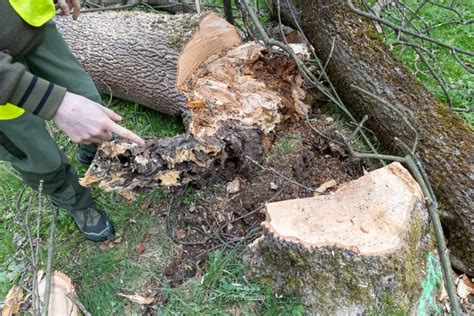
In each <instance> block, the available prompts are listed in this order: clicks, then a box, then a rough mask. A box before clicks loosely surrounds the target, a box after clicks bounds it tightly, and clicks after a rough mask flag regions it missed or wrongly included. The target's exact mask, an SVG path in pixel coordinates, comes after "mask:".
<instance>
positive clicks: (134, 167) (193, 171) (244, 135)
mask: <svg viewBox="0 0 474 316" xmlns="http://www.w3.org/2000/svg"><path fill="white" fill-rule="evenodd" d="M211 16H212V17H214V18H215V19H217V18H218V19H221V18H220V17H217V16H216V15H215V14H212V15H211ZM206 21H207V20H206V16H205V17H203V18H202V19H201V23H207V22H206ZM222 23H227V22H225V21H220V22H219V23H217V22H215V23H214V22H213V25H221V24H222ZM204 31H208V27H207V28H206V27H201V26H199V27H197V28H196V34H194V36H193V38H192V39H191V41H190V43H189V44H187V45H185V46H184V51H183V52H182V53H181V54H180V58H179V60H178V61H177V64H179V65H180V67H181V68H182V69H184V68H185V67H184V66H183V65H186V67H189V68H190V69H192V70H193V71H191V72H188V71H187V70H186V71H184V70H183V73H187V75H186V76H184V77H187V78H186V79H183V80H185V82H184V83H183V84H182V85H181V86H180V89H181V91H182V93H183V95H184V96H186V98H187V102H186V103H185V106H183V107H182V108H181V112H182V113H183V116H184V118H185V121H186V129H187V133H186V134H184V135H179V136H176V137H171V138H166V139H155V140H149V141H147V143H146V146H145V147H138V146H136V145H133V144H129V143H127V142H124V141H116V142H112V143H108V144H104V145H103V146H102V147H101V148H100V149H99V152H98V154H97V155H96V158H95V160H94V162H93V164H92V165H91V167H90V168H89V170H88V171H87V173H86V175H85V177H84V179H83V180H82V184H83V185H91V184H94V183H98V184H99V185H100V186H101V187H102V188H104V189H105V190H108V191H116V192H118V193H120V194H122V195H124V196H126V197H128V198H133V197H134V195H135V193H136V192H137V191H140V190H143V189H154V188H157V187H174V186H181V185H183V184H186V183H190V182H193V183H196V182H205V180H210V179H213V178H214V177H215V176H217V175H219V174H223V173H229V172H236V171H237V170H245V169H246V168H247V163H246V160H245V157H246V156H250V157H253V158H254V159H256V160H259V159H260V157H261V154H262V151H263V147H262V136H263V135H264V134H265V133H270V132H272V131H273V130H274V129H275V127H276V126H278V124H281V123H283V122H286V121H289V120H298V119H300V118H301V117H303V114H304V113H305V111H307V107H308V106H307V105H306V103H305V102H306V101H307V100H306V98H307V96H306V92H305V90H304V89H303V88H302V86H303V81H302V79H301V77H300V75H299V74H298V71H297V69H296V66H295V65H294V63H293V62H292V61H291V59H290V58H289V57H287V56H283V55H275V56H273V55H270V54H269V53H268V52H267V51H266V49H265V48H264V47H263V46H262V45H261V44H259V43H256V42H249V43H246V44H242V45H240V46H237V47H235V48H233V49H230V50H226V51H222V52H221V50H222V49H223V48H224V47H228V46H229V45H230V44H229V39H228V38H226V39H225V40H223V43H219V40H218V37H219V36H223V35H222V34H224V33H223V32H222V30H221V31H219V32H217V35H216V36H217V37H216V36H210V37H206V36H201V35H199V34H200V32H204ZM234 32H235V30H234ZM205 41H210V42H211V44H212V45H206V43H205ZM196 42H198V43H199V44H195V43H196ZM237 42H238V41H236V40H232V43H234V44H235V43H237ZM205 47H210V53H206V52H205V51H203V49H204V48H205ZM215 47H220V48H219V49H217V53H215V52H216V49H215ZM195 53H196V54H195ZM206 55H207V56H208V58H207V60H205V61H204V62H202V63H201V64H199V67H196V62H195V61H196V60H201V59H202V58H203V56H206ZM190 56H197V57H196V58H195V59H193V61H189V58H191V57H190ZM182 59H185V61H184V62H182ZM184 77H183V78H184Z"/></svg>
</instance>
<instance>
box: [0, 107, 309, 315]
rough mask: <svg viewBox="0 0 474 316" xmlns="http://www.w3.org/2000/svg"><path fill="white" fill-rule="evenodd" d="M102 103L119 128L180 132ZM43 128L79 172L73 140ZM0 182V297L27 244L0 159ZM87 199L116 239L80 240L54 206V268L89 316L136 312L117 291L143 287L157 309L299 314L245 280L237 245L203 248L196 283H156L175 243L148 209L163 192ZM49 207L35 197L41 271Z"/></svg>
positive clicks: (155, 118) (169, 122)
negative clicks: (225, 249) (156, 298)
mask: <svg viewBox="0 0 474 316" xmlns="http://www.w3.org/2000/svg"><path fill="white" fill-rule="evenodd" d="M110 107H111V108H112V109H113V110H114V111H116V112H117V113H120V114H121V115H122V116H123V117H124V120H123V124H124V125H125V126H126V127H128V128H130V129H132V130H133V131H135V132H137V133H139V134H140V135H142V136H143V137H145V138H151V137H164V136H174V135H176V134H179V133H182V132H183V131H184V128H183V125H182V123H181V122H180V120H179V119H177V118H171V117H168V116H164V115H160V114H157V113H156V112H154V111H151V110H148V109H145V108H143V107H141V106H139V105H137V104H133V103H130V102H123V101H119V100H113V102H112V103H111V105H110ZM50 129H51V131H52V132H53V135H54V136H55V138H56V139H57V142H58V144H59V146H60V147H61V148H63V150H64V152H66V153H67V155H68V157H69V158H70V160H71V161H72V163H73V164H74V165H75V166H76V168H77V169H78V170H79V172H80V173H82V174H83V173H84V171H85V168H84V167H83V166H81V165H78V164H77V163H76V162H75V161H74V156H75V153H76V150H75V145H74V144H72V143H71V142H70V141H68V139H67V138H66V137H65V136H64V135H63V134H61V133H59V131H57V129H56V128H55V127H54V126H50ZM0 179H2V183H1V184H0V193H1V194H0V205H1V207H0V265H1V267H0V298H3V297H4V296H5V295H6V293H7V292H8V290H9V289H10V287H11V286H12V285H13V284H18V282H19V281H20V277H21V276H22V275H23V274H24V271H25V264H26V262H27V261H26V258H27V257H26V256H28V253H27V251H26V250H28V247H27V245H26V243H25V242H23V244H22V245H21V246H20V247H17V246H16V245H15V243H14V239H22V238H24V231H23V229H22V220H23V217H24V216H23V214H24V213H19V212H18V210H17V206H16V203H17V198H18V192H20V191H21V190H22V188H23V184H22V182H21V180H20V179H19V178H18V176H17V175H16V173H15V172H14V171H13V170H12V169H11V168H10V167H9V165H8V164H6V163H0ZM196 193H197V192H196V190H195V189H192V188H188V189H187V190H186V192H185V194H184V196H183V198H182V199H181V200H180V203H181V204H182V205H189V204H191V203H192V202H193V201H194V200H195V198H196ZM93 196H94V199H95V201H96V203H97V204H98V205H99V206H100V207H101V208H102V209H103V210H104V211H105V212H106V213H107V214H108V216H109V217H110V219H111V221H112V222H113V223H114V226H115V228H116V235H117V238H119V237H120V239H121V240H120V242H119V243H117V244H112V246H110V247H109V248H108V249H106V250H102V249H100V247H99V245H97V244H94V243H91V242H88V241H86V240H85V239H84V238H83V237H82V235H81V234H80V232H79V231H78V229H77V228H76V225H75V223H74V221H73V220H72V218H71V217H70V216H69V214H67V212H66V211H60V212H59V214H58V221H57V225H56V227H57V235H56V240H55V257H54V269H56V270H60V271H63V272H65V273H66V274H68V275H69V276H70V277H71V278H72V279H73V282H74V283H75V286H76V290H77V293H78V296H79V298H80V300H81V301H82V303H83V304H84V305H85V306H86V307H87V309H88V310H89V311H90V312H91V313H92V314H93V315H122V314H124V309H125V308H127V309H129V310H130V311H131V313H132V314H133V313H136V314H137V313H138V314H139V313H140V306H138V305H136V304H134V303H130V302H129V301H128V300H127V299H125V298H123V297H120V296H119V295H117V293H118V292H121V291H124V292H138V293H143V291H145V290H148V291H150V292H154V293H162V295H163V296H164V298H166V304H164V305H163V306H160V307H159V312H158V314H225V313H230V312H229V311H231V310H232V309H241V310H247V311H249V312H251V311H254V312H258V313H266V314H268V315H272V314H274V312H276V313H278V314H285V313H286V314H300V313H299V312H298V311H300V310H301V306H299V304H298V303H296V302H295V301H294V300H293V299H291V298H288V297H277V296H275V295H274V294H273V291H272V289H270V288H268V287H265V286H261V285H259V284H257V283H253V282H250V281H248V280H246V279H245V277H244V272H245V269H246V268H245V266H244V265H243V264H242V262H241V258H240V250H241V248H240V250H235V251H233V252H232V255H228V254H224V253H222V252H216V253H211V260H210V263H209V266H208V269H207V270H206V271H204V272H203V273H204V277H203V279H202V280H203V281H202V282H201V280H191V281H189V282H188V283H187V284H185V285H183V286H182V287H180V288H177V289H172V288H170V287H169V286H168V285H167V284H166V283H165V282H164V280H165V279H164V277H163V271H164V268H165V266H166V264H167V262H168V260H169V259H170V258H171V256H172V254H173V249H174V247H175V245H174V244H173V243H172V242H171V240H170V239H169V237H168V236H167V234H166V229H165V226H164V225H165V224H164V221H163V218H162V217H160V216H159V215H158V211H159V210H157V209H153V205H154V203H153V202H155V201H157V200H164V201H165V202H167V201H168V199H169V198H170V197H168V195H167V194H165V193H164V192H162V191H160V190H157V191H155V192H152V193H149V194H143V195H141V196H140V197H139V198H138V199H137V200H136V201H134V202H133V203H128V202H126V201H124V200H123V199H122V198H120V197H119V196H116V195H115V194H113V193H107V192H104V191H102V190H100V189H98V188H93ZM30 198H32V199H33V200H32V204H31V210H32V211H31V213H32V214H31V218H30V220H32V221H33V220H34V217H35V216H36V210H38V202H39V201H38V196H37V194H36V193H35V192H34V191H33V190H30V189H27V190H26V191H25V194H24V196H23V198H22V199H21V201H20V207H21V208H25V207H27V206H28V203H29V200H30ZM51 210H52V207H51V205H50V204H49V203H48V202H47V201H46V199H43V208H42V214H43V220H42V224H41V229H40V236H41V240H42V243H41V248H40V249H41V255H40V257H41V260H40V261H41V263H40V265H41V268H43V269H44V267H45V260H46V247H45V241H46V240H47V238H48V234H49V228H48V222H49V218H50V214H51ZM35 233H36V232H35V231H34V229H33V234H35ZM140 242H142V243H143V244H145V245H146V250H145V252H144V253H143V254H141V255H139V254H138V253H137V251H136V245H137V243H140ZM5 263H8V264H5ZM27 276H28V275H27ZM257 298H258V300H256V299H257ZM0 300H1V299H0ZM290 311H294V312H293V313H290Z"/></svg>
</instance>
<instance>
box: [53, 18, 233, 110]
mask: <svg viewBox="0 0 474 316" xmlns="http://www.w3.org/2000/svg"><path fill="white" fill-rule="evenodd" d="M216 16H217V14H210V15H209V14H208V15H205V16H200V15H198V14H181V15H174V16H168V15H159V14H147V13H143V12H98V13H86V14H83V15H81V17H80V20H79V21H78V22H74V21H72V20H71V19H67V18H57V25H58V29H59V31H60V32H61V34H62V35H63V37H64V39H65V40H66V42H67V43H68V44H69V46H70V48H71V50H72V52H73V53H74V54H75V55H76V56H77V58H78V60H79V62H80V63H81V65H82V66H83V67H84V69H85V70H86V71H87V72H88V73H89V74H90V75H91V77H92V78H93V80H94V82H95V83H96V85H97V87H98V89H99V90H100V91H101V92H103V93H105V94H110V93H111V92H112V93H113V95H114V96H115V97H119V98H122V99H125V100H130V101H133V102H137V103H140V104H142V105H145V106H147V107H150V108H152V109H154V110H157V111H159V112H161V113H165V114H170V115H181V112H182V110H183V108H184V107H185V105H186V103H187V97H186V96H185V95H184V93H182V92H181V91H179V90H177V89H176V85H177V80H179V74H178V72H179V65H178V59H179V57H180V54H181V53H182V51H183V48H184V46H185V44H187V43H188V42H189V41H190V39H191V37H192V35H193V34H195V33H197V32H196V31H197V29H198V28H201V29H202V32H199V34H200V35H201V37H202V38H201V40H203V42H205V43H206V44H207V45H209V47H206V49H205V50H200V47H199V46H198V45H196V46H197V47H196V48H195V49H192V50H190V54H193V56H190V57H189V58H184V59H181V60H184V61H185V62H187V63H188V64H187V65H186V66H185V67H184V68H186V69H185V70H184V71H185V72H188V75H189V74H190V73H191V72H192V71H193V70H194V69H195V67H197V65H199V64H200V63H202V62H203V61H204V60H205V59H206V58H207V57H209V55H212V54H216V53H218V52H220V51H221V50H222V49H225V48H229V47H232V46H234V45H235V44H236V43H238V42H239V41H240V38H239V36H238V34H237V32H236V31H235V29H234V28H233V26H231V25H228V24H227V23H226V22H225V20H223V19H221V18H217V17H216ZM201 17H202V18H201ZM207 34H210V35H211V36H216V37H217V38H218V41H217V43H216V41H215V42H212V40H206V41H204V40H205V39H206V36H207ZM222 34H226V36H227V37H226V38H225V40H224V39H223V36H222ZM181 80H183V79H181Z"/></svg>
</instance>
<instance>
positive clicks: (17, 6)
mask: <svg viewBox="0 0 474 316" xmlns="http://www.w3.org/2000/svg"><path fill="white" fill-rule="evenodd" d="M9 1H10V5H11V6H12V7H13V9H14V10H15V11H16V13H18V15H19V16H20V17H21V18H22V19H23V20H24V21H25V22H26V23H28V24H29V25H31V26H34V27H40V26H42V25H44V24H45V23H46V22H48V21H49V20H51V19H52V18H53V17H54V15H55V14H56V9H55V8H54V3H53V0H9Z"/></svg>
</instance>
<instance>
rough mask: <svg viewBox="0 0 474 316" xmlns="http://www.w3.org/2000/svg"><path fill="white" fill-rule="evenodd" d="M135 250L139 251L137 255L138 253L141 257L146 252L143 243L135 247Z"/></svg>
mask: <svg viewBox="0 0 474 316" xmlns="http://www.w3.org/2000/svg"><path fill="white" fill-rule="evenodd" d="M135 250H136V251H137V253H138V254H139V255H141V254H142V253H144V252H145V250H146V247H145V244H144V243H142V242H139V243H138V244H137V245H136V246H135Z"/></svg>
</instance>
